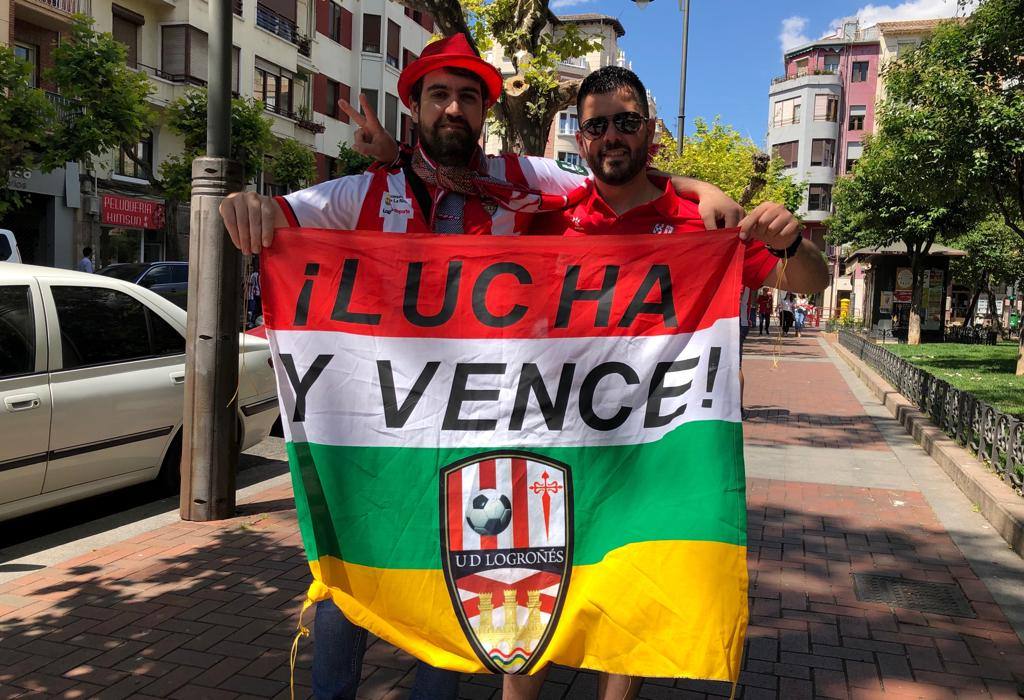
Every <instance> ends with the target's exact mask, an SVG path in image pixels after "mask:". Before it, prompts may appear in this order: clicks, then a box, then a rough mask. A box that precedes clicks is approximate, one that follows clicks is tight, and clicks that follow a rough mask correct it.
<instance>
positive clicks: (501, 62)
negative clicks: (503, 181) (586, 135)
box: [484, 13, 654, 167]
mask: <svg viewBox="0 0 1024 700" xmlns="http://www.w3.org/2000/svg"><path fill="white" fill-rule="evenodd" d="M568 25H575V26H576V27H577V28H578V30H579V33H580V35H581V36H583V37H585V38H587V39H589V40H591V41H594V40H597V41H598V42H600V45H599V46H598V47H597V48H596V49H595V50H593V51H590V52H589V53H587V54H586V55H584V56H579V57H577V58H570V59H566V60H565V61H562V62H561V63H559V64H558V74H559V77H560V78H561V79H563V80H582V79H583V78H585V77H587V75H589V74H590V73H592V72H593V71H595V70H597V69H598V68H603V67H604V66H623V67H625V68H629V67H630V65H629V63H628V62H627V61H626V57H625V54H624V53H623V51H622V50H621V49H620V48H619V43H618V42H619V39H621V38H622V37H623V36H625V34H626V30H625V29H624V28H623V26H622V23H621V22H619V20H618V19H616V18H614V17H611V16H609V15H601V14H596V13H587V14H579V15H559V16H555V15H552V16H551V18H550V20H549V26H548V31H551V32H554V33H555V34H556V36H557V34H558V32H560V31H564V28H565V27H566V26H568ZM484 58H485V59H486V60H487V61H489V62H490V63H491V64H492V65H494V66H497V67H498V68H499V69H500V70H501V74H502V75H503V76H505V77H506V78H507V77H509V76H511V75H513V74H514V73H515V71H514V70H513V68H512V61H511V59H510V58H509V56H508V55H507V54H506V52H505V49H504V47H502V46H500V45H498V44H494V45H493V46H492V47H491V49H490V51H488V52H486V53H485V54H484ZM648 98H649V101H650V103H651V108H652V114H651V116H652V117H653V116H654V112H653V109H654V100H653V98H652V97H650V93H648ZM578 130H579V118H578V116H577V114H576V105H570V106H568V107H566V108H565V109H563V110H561V111H560V112H558V114H557V115H555V119H554V121H552V123H551V133H550V134H549V136H548V143H547V148H546V149H545V151H544V156H545V157H547V158H554V159H556V160H564V161H566V162H568V163H572V164H574V165H582V166H584V167H585V166H586V163H584V162H583V158H582V157H581V156H580V152H579V149H578V148H577V147H576V132H577V131H578ZM484 150H485V151H486V152H487V153H491V154H496V153H500V152H501V140H500V139H499V138H497V137H496V136H493V135H489V134H488V133H487V130H486V129H485V131H484Z"/></svg>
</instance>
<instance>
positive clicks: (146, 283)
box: [139, 265, 172, 289]
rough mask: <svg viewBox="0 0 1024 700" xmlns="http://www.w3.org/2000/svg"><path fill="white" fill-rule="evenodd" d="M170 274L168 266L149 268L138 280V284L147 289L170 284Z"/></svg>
mask: <svg viewBox="0 0 1024 700" xmlns="http://www.w3.org/2000/svg"><path fill="white" fill-rule="evenodd" d="M171 278H172V273H171V266H170V265H157V266H155V267H151V268H149V270H148V271H147V272H146V274H144V275H143V276H142V279H140V280H139V284H140V285H141V286H143V287H146V288H147V289H151V288H152V287H153V286H154V285H157V284H171V281H172V279H171Z"/></svg>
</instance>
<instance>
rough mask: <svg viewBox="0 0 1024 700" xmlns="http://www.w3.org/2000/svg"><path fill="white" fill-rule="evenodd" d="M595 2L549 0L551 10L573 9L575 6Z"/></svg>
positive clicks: (594, 0) (590, 0) (587, 0)
mask: <svg viewBox="0 0 1024 700" xmlns="http://www.w3.org/2000/svg"><path fill="white" fill-rule="evenodd" d="M592 2H596V0H551V5H550V7H551V10H552V11H555V10H561V9H563V8H566V7H573V6H575V5H588V4H590V3H592Z"/></svg>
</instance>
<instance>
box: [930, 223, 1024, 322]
mask: <svg viewBox="0 0 1024 700" xmlns="http://www.w3.org/2000/svg"><path fill="white" fill-rule="evenodd" d="M948 244H949V245H951V246H953V247H954V248H959V249H961V250H963V251H964V252H966V253H967V255H966V257H962V258H954V259H953V260H952V261H951V262H950V271H951V272H952V274H953V279H955V280H959V282H960V283H961V284H963V285H965V286H967V287H970V289H971V301H970V304H969V305H968V308H967V313H966V319H967V320H966V322H970V319H973V318H974V310H975V309H976V308H977V304H978V299H979V298H980V296H981V295H982V294H983V293H984V294H987V295H988V298H989V305H988V307H989V312H990V313H992V312H994V310H995V295H994V294H993V291H992V287H993V285H996V284H1016V283H1018V282H1019V281H1020V280H1022V279H1024V250H1022V249H1021V245H1020V238H1019V237H1018V236H1017V234H1016V233H1014V232H1013V230H1011V229H1010V227H1008V226H1007V225H1006V224H1005V223H1003V221H1002V219H1001V218H1000V217H997V216H990V217H988V218H987V219H985V220H984V221H981V222H980V223H979V224H978V225H977V226H975V227H974V228H972V229H971V230H969V231H967V232H966V233H964V234H963V235H960V236H957V237H956V238H953V239H951V240H949V241H948ZM995 321H996V323H997V324H998V323H999V319H998V318H996V319H995Z"/></svg>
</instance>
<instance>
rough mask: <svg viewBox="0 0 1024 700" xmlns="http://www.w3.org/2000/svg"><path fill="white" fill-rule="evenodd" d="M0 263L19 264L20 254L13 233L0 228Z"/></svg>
mask: <svg viewBox="0 0 1024 700" xmlns="http://www.w3.org/2000/svg"><path fill="white" fill-rule="evenodd" d="M0 262H12V263H20V262H21V253H20V252H19V251H18V241H17V240H15V238H14V231H10V230H8V229H5V228H0Z"/></svg>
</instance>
